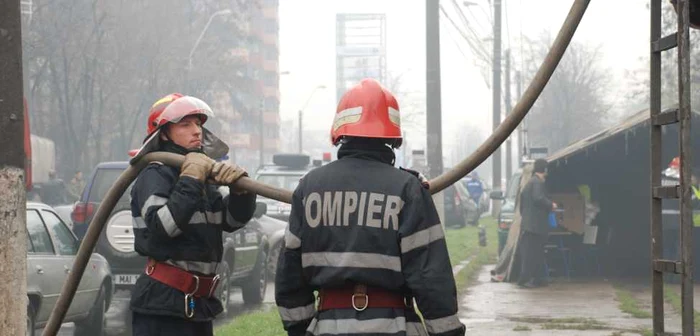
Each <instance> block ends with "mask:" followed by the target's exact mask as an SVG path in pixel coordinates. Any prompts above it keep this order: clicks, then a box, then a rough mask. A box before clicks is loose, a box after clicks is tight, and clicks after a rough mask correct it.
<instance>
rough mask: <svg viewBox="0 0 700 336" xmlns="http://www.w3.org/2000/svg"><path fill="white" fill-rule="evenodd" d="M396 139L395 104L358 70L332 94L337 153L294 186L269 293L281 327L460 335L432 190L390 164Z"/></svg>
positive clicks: (295, 331)
mask: <svg viewBox="0 0 700 336" xmlns="http://www.w3.org/2000/svg"><path fill="white" fill-rule="evenodd" d="M401 140H402V139H401V122H400V114H399V105H398V103H397V101H396V98H394V96H393V95H392V94H391V93H390V92H389V91H388V90H386V89H385V88H383V87H382V86H381V85H380V84H379V83H377V82H376V81H374V80H371V79H365V80H363V81H362V82H361V83H360V84H359V85H357V86H355V87H353V88H352V89H350V90H349V91H348V92H347V93H346V94H345V95H344V96H343V97H342V98H341V100H340V103H339V104H338V109H337V112H336V115H335V119H334V121H333V126H332V128H331V141H332V143H333V144H334V145H339V146H340V148H339V149H338V160H337V161H335V162H332V163H329V164H327V165H325V166H322V167H319V168H316V169H314V170H312V171H311V172H309V173H308V174H307V175H306V176H305V177H304V178H303V179H302V181H301V182H300V183H299V185H298V187H297V188H296V190H295V191H294V194H293V198H292V213H291V216H290V218H289V226H288V227H287V231H286V232H285V237H284V242H285V247H284V249H283V252H282V254H281V255H280V259H279V261H278V266H277V267H278V269H277V270H278V271H277V278H276V283H275V289H276V293H275V299H276V303H277V306H278V310H279V314H280V316H281V318H282V323H283V325H284V328H285V330H286V331H287V333H288V334H289V335H290V336H295V335H338V334H343V335H376V334H379V333H382V334H391V335H445V336H448V335H449V336H452V335H464V332H465V328H464V325H463V324H462V323H460V321H459V319H458V317H457V293H456V289H455V282H454V277H453V275H452V268H451V266H450V260H449V258H448V254H447V247H446V245H445V238H444V237H445V236H444V231H443V227H442V225H441V224H440V219H439V218H438V214H437V211H436V210H435V205H434V204H433V200H432V197H431V195H430V193H429V191H428V189H427V188H426V186H425V184H423V183H421V181H420V180H419V179H418V178H417V176H416V175H414V174H412V173H410V172H407V171H405V170H401V169H396V168H394V159H395V156H394V151H393V150H394V149H395V148H398V147H399V146H401ZM314 291H318V297H319V301H318V306H317V307H316V302H315V298H314ZM414 299H415V302H416V303H417V305H418V308H419V309H420V311H421V312H422V314H423V317H424V320H425V324H422V323H421V322H420V319H419V317H418V316H417V314H416V313H415V311H414V308H413V302H414Z"/></svg>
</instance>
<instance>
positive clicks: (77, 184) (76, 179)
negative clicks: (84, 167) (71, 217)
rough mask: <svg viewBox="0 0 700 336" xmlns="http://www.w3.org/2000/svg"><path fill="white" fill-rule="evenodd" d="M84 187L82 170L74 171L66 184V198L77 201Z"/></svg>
mask: <svg viewBox="0 0 700 336" xmlns="http://www.w3.org/2000/svg"><path fill="white" fill-rule="evenodd" d="M83 189H85V181H84V180H83V172H81V171H79V170H78V171H76V172H75V175H73V178H72V179H71V180H70V184H69V185H68V200H69V201H70V202H77V201H78V200H79V199H80V195H81V194H82V193H83Z"/></svg>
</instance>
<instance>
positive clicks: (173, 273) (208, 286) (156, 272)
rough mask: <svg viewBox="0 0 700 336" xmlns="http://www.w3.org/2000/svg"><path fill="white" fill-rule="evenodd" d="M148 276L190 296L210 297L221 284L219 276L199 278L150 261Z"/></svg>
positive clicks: (171, 266) (147, 266)
mask: <svg viewBox="0 0 700 336" xmlns="http://www.w3.org/2000/svg"><path fill="white" fill-rule="evenodd" d="M146 275H148V276H150V277H151V278H153V279H155V280H157V281H159V282H162V283H164V284H166V285H168V286H170V287H172V288H175V289H177V290H179V291H181V292H183V293H185V294H187V295H188V296H194V297H210V296H212V294H213V293H214V291H215V290H216V286H217V285H218V284H219V275H218V274H217V275H216V276H213V277H208V276H199V275H195V274H192V273H190V272H187V271H185V270H183V269H181V268H178V267H176V266H173V265H169V264H166V263H164V262H160V261H155V260H153V259H149V260H148V264H146Z"/></svg>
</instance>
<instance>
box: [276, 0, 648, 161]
mask: <svg viewBox="0 0 700 336" xmlns="http://www.w3.org/2000/svg"><path fill="white" fill-rule="evenodd" d="M431 1H432V0H431ZM491 1H492V0H472V2H473V3H475V5H472V6H468V7H464V6H462V7H461V9H462V10H463V12H464V13H465V15H466V16H467V19H468V20H470V25H472V27H473V29H474V30H475V31H476V33H477V34H478V35H479V36H480V37H482V38H483V40H484V41H483V43H484V48H485V49H486V50H487V51H488V52H489V56H490V55H491V54H492V52H493V49H492V46H491V42H490V40H489V37H490V36H492V28H491V24H490V16H491V14H490V13H491V11H492V3H491ZM279 2H280V8H279V15H280V71H282V72H286V73H288V74H286V75H282V77H281V78H280V95H281V106H280V114H281V118H282V119H283V120H286V119H293V120H296V118H297V113H298V111H299V109H300V108H302V106H303V105H304V103H305V102H306V101H307V99H309V97H311V98H310V100H309V103H308V105H307V107H306V109H304V128H305V129H307V130H325V129H328V128H329V127H330V125H331V122H332V119H333V116H334V113H335V107H336V104H337V102H336V96H335V14H336V13H385V14H386V20H387V67H388V72H389V73H391V74H403V78H404V79H403V82H402V86H403V87H405V89H406V90H407V91H409V92H418V93H420V92H423V93H424V92H425V86H426V84H425V53H426V48H425V2H424V1H422V0H280V1H279ZM456 2H457V3H459V4H461V3H462V1H456ZM440 3H441V5H442V6H443V7H444V8H445V10H446V11H447V13H448V15H450V16H451V17H452V18H454V20H455V22H456V23H457V24H458V25H460V26H461V27H463V26H462V25H461V21H459V20H458V16H457V15H456V10H457V9H456V7H455V6H454V5H453V1H451V0H442V1H441V2H440ZM572 3H573V0H556V1H555V0H503V6H504V11H503V24H502V30H503V35H502V36H503V44H502V46H503V49H507V48H510V49H512V50H513V53H514V61H513V63H514V64H513V65H514V68H515V69H517V68H519V67H520V64H521V61H520V57H518V55H517V53H518V50H520V46H521V41H523V39H522V37H531V38H536V37H538V36H540V35H541V34H542V33H543V32H547V31H548V32H550V34H551V36H552V39H553V38H554V36H556V33H557V32H558V30H559V28H560V26H561V24H562V23H563V22H564V19H565V17H566V14H567V13H568V11H569V9H570V7H571V4H572ZM646 3H647V1H643V0H614V1H611V0H608V1H591V4H590V5H589V7H588V10H587V12H586V14H585V15H584V18H583V20H582V22H581V24H580V26H579V29H578V30H577V32H576V35H575V36H574V40H576V41H581V42H584V43H588V44H592V45H595V46H599V47H600V52H601V55H602V66H604V67H606V68H607V69H608V70H609V71H610V72H611V73H612V74H613V82H612V86H611V90H610V93H609V98H610V99H612V100H614V105H613V111H612V112H613V113H614V114H616V115H617V114H622V113H625V112H629V111H627V110H629V108H630V107H629V105H628V104H626V103H627V102H626V101H625V99H624V97H625V93H626V92H627V88H628V87H629V86H630V83H629V81H630V79H629V76H628V73H629V72H630V71H636V70H639V69H648V65H647V62H646V60H645V59H646V58H647V57H648V53H649V11H648V9H647V8H646ZM440 20H441V25H440V34H441V36H440V43H441V48H440V53H441V75H442V83H441V86H442V100H441V101H442V121H443V152H444V153H445V154H449V153H448V152H446V151H445V149H446V148H449V147H450V146H452V145H454V144H455V139H456V137H457V134H458V132H460V129H461V128H463V127H465V125H473V126H475V127H478V128H479V129H481V130H482V131H483V132H484V134H490V132H491V123H492V121H491V120H492V111H491V91H490V89H489V88H488V87H487V86H486V81H485V78H484V76H483V75H482V70H481V69H480V68H478V67H477V66H476V65H475V63H476V62H475V60H474V56H473V54H472V51H471V48H470V46H469V45H468V44H467V43H466V42H465V41H464V40H463V39H462V38H461V37H460V35H459V33H458V32H457V31H456V30H455V29H454V28H453V27H452V25H451V24H450V23H449V21H447V20H446V19H445V17H444V16H442V15H441V18H440ZM462 29H464V28H462ZM489 71H490V70H489ZM487 75H488V77H489V78H488V79H487V80H488V81H490V74H488V73H487ZM319 85H325V86H326V87H327V89H325V90H323V89H322V90H317V91H316V92H315V93H314V94H313V96H311V93H312V92H313V91H314V88H316V87H317V86H319ZM526 85H527V83H525V86H523V90H524V89H525V87H526ZM400 104H401V101H399V105H400ZM407 141H409V142H410V143H412V144H413V146H412V147H413V148H424V146H425V139H424V134H414V135H411V134H409V135H408V139H407Z"/></svg>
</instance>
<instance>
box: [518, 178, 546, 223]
mask: <svg viewBox="0 0 700 336" xmlns="http://www.w3.org/2000/svg"><path fill="white" fill-rule="evenodd" d="M551 211H552V200H550V199H549V197H547V189H546V188H545V184H544V181H542V179H540V178H539V177H537V176H536V175H533V176H532V178H531V179H530V181H528V182H527V184H526V185H525V187H524V188H523V191H522V192H521V194H520V213H521V214H522V217H523V219H522V223H523V224H522V227H523V230H525V231H528V232H532V233H534V234H538V235H547V233H548V232H549V220H548V216H549V213H550V212H551Z"/></svg>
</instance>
